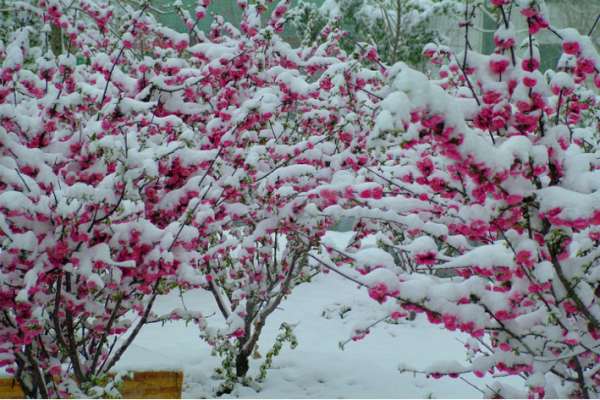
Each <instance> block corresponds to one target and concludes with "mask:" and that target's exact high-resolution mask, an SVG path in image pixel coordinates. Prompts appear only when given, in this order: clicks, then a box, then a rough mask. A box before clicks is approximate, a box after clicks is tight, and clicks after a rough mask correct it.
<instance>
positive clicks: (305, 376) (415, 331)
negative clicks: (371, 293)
mask: <svg viewBox="0 0 600 400" xmlns="http://www.w3.org/2000/svg"><path fill="white" fill-rule="evenodd" d="M330 235H332V237H333V238H334V239H336V241H338V240H340V239H347V235H348V234H347V233H330ZM183 299H184V301H185V305H186V306H187V307H188V308H189V309H196V310H201V311H202V312H203V313H204V315H209V314H212V313H213V312H216V314H215V315H214V316H213V317H211V318H209V321H210V322H209V323H210V324H214V325H217V324H220V323H221V322H222V321H221V320H220V318H221V317H220V315H219V314H218V309H217V306H216V304H215V303H214V301H213V299H212V296H211V294H210V293H209V292H205V291H202V290H195V291H191V292H188V293H185V294H184V296H183ZM384 306H385V304H384ZM176 307H181V298H180V297H179V294H178V293H171V294H170V295H168V296H165V297H163V298H160V299H159V300H157V304H156V306H155V311H156V312H157V314H163V313H168V312H170V311H171V310H172V309H173V308H176ZM280 308H281V309H279V310H277V311H276V312H274V313H273V314H272V315H271V316H270V317H269V318H268V320H267V325H266V326H265V328H264V330H263V334H262V335H261V339H260V341H259V346H260V347H259V349H258V351H259V352H260V353H262V354H263V355H264V354H266V353H267V351H268V350H269V349H270V348H271V346H272V345H273V343H274V342H275V338H276V336H277V334H278V332H279V330H278V329H279V327H280V325H281V323H282V322H287V323H290V324H298V326H297V327H296V328H295V330H294V333H295V334H296V336H297V338H298V343H299V345H298V347H297V348H296V349H294V350H292V349H290V347H289V344H288V343H284V344H283V348H282V351H281V353H280V355H279V356H277V357H275V358H274V361H273V368H272V369H270V370H269V371H268V374H267V379H266V381H265V382H263V383H260V384H259V386H260V387H261V388H262V390H261V391H260V392H258V393H257V392H255V391H254V390H253V389H250V388H246V387H239V388H237V389H236V390H235V391H234V392H233V393H232V394H231V395H225V396H223V398H229V397H236V396H237V397H242V398H428V397H429V398H431V397H434V398H481V397H482V393H481V392H479V391H477V390H476V389H474V388H473V387H472V386H469V385H468V384H467V383H466V382H464V381H462V380H461V379H452V378H449V377H443V378H441V379H434V378H429V379H427V378H426V377H425V376H424V375H422V374H416V375H415V374H414V373H412V372H405V373H402V374H401V373H400V372H399V371H398V365H399V364H400V363H403V364H405V365H406V366H409V367H411V368H414V369H419V370H423V369H425V368H426V367H427V366H428V365H430V364H431V363H433V362H434V361H437V360H458V361H459V362H460V363H461V364H463V365H467V362H466V350H465V349H464V347H463V345H462V344H461V343H460V341H464V340H465V339H466V335H464V334H462V333H460V332H449V331H446V330H444V329H442V328H441V327H440V326H439V325H431V324H429V323H428V322H427V319H426V317H425V315H422V314H421V315H417V318H416V319H415V320H414V321H407V320H404V319H403V320H402V322H401V323H399V324H390V323H386V322H382V323H380V324H379V325H378V326H376V327H375V328H373V329H372V330H371V333H370V334H368V335H367V336H366V337H365V338H364V339H363V340H360V341H357V342H350V343H348V344H347V345H346V346H345V349H344V350H343V351H342V350H341V349H340V347H339V342H340V341H346V340H347V339H348V338H349V336H350V332H351V330H352V328H353V326H354V324H355V323H356V322H358V321H361V320H364V318H365V317H367V316H369V317H378V316H379V317H380V316H382V315H383V313H384V310H385V308H384V307H382V306H380V305H379V304H378V303H377V302H376V301H374V300H372V299H370V298H369V297H368V295H367V292H366V290H365V289H364V288H363V289H359V288H357V286H356V284H354V283H352V282H350V281H348V280H345V279H344V278H342V277H340V276H339V275H336V274H333V273H330V274H327V275H325V274H321V275H319V276H317V277H316V278H315V279H314V280H313V282H312V283H311V284H303V285H300V286H298V287H297V288H295V289H294V291H293V292H292V295H291V296H290V297H289V299H288V300H286V301H284V302H283V303H282V304H281V307H280ZM343 310H349V311H347V312H345V313H343V318H342V317H341V316H340V311H343ZM199 333H200V332H199V330H198V328H197V326H196V325H193V324H190V325H189V326H188V327H186V326H185V323H184V322H174V323H167V324H166V325H165V326H164V327H163V326H161V325H160V324H151V325H148V326H146V327H144V328H143V329H142V331H141V333H140V335H139V336H138V338H137V340H136V341H135V342H134V345H133V346H132V348H130V350H128V351H127V352H126V353H125V355H124V357H123V359H122V360H121V361H120V362H119V363H118V364H117V369H132V370H138V371H139V370H151V369H183V371H184V373H185V378H184V383H183V397H184V398H207V397H208V398H210V397H214V396H215V392H216V389H217V387H218V386H219V383H220V381H216V380H212V379H211V378H210V376H211V374H212V372H213V370H214V368H215V367H217V366H219V365H220V363H221V360H220V358H219V357H212V356H211V355H210V353H211V347H210V346H209V345H208V344H206V343H205V342H204V341H203V340H202V339H200V338H199ZM263 360H264V358H263V359H257V360H251V366H250V373H251V374H252V376H255V375H257V374H258V372H259V366H260V365H261V363H262V362H263ZM465 378H466V379H467V380H468V381H469V382H471V383H472V384H474V385H476V386H478V387H479V388H485V385H486V384H487V385H491V384H492V383H493V381H494V378H492V377H491V376H489V375H486V377H485V378H483V379H478V378H476V377H475V376H474V375H472V374H469V375H466V376H465ZM503 379H507V378H503ZM508 379H511V381H512V384H513V385H515V386H517V387H518V388H522V386H523V381H522V380H520V379H519V378H514V377H513V378H508ZM507 383H508V382H507Z"/></svg>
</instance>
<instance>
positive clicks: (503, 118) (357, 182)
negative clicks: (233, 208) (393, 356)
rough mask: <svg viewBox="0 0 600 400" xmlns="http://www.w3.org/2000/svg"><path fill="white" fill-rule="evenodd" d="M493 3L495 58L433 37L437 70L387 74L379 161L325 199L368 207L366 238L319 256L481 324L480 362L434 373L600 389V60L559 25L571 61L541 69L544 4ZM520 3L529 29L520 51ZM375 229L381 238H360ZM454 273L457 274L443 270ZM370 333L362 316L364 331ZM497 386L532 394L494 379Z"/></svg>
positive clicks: (405, 297)
mask: <svg viewBox="0 0 600 400" xmlns="http://www.w3.org/2000/svg"><path fill="white" fill-rule="evenodd" d="M492 5H493V6H495V7H496V9H497V10H498V12H499V13H500V14H501V15H502V16H503V17H504V20H503V21H504V22H503V24H502V26H500V27H499V28H498V30H497V32H496V34H495V43H496V46H497V48H496V51H495V52H494V53H493V54H491V55H489V56H485V55H482V54H478V53H476V52H473V51H468V50H467V49H466V50H465V52H464V53H462V54H458V55H456V56H455V55H452V54H447V49H445V48H444V49H438V48H437V46H436V45H435V44H430V45H428V46H427V47H426V48H425V51H424V53H425V54H426V55H428V56H430V57H434V58H435V59H436V60H439V59H440V57H442V58H445V59H446V61H445V63H444V64H443V65H442V66H441V68H440V69H439V79H432V80H430V79H428V78H427V77H426V76H425V75H423V74H421V73H419V72H416V71H414V70H412V69H410V68H408V67H407V66H406V65H405V64H404V63H397V64H394V65H393V66H391V67H388V68H387V69H386V71H385V72H384V75H385V78H384V79H385V83H384V85H383V88H382V89H381V90H380V91H379V92H377V94H378V95H379V96H380V97H382V101H381V102H379V103H378V104H377V106H378V112H377V116H376V119H375V121H374V126H373V130H372V131H371V133H370V135H369V136H368V142H369V146H368V147H369V151H368V153H367V154H368V156H369V157H368V160H367V162H366V164H365V166H364V167H363V168H361V169H359V170H358V171H357V173H356V174H355V177H354V183H353V182H352V180H351V179H349V180H348V182H349V183H348V186H347V187H346V188H345V189H344V190H345V191H346V192H353V193H355V194H356V195H355V196H354V197H353V198H350V199H344V200H343V201H342V200H341V201H339V202H338V204H336V205H332V206H329V207H326V208H324V210H323V212H324V213H325V214H327V215H335V216H339V215H343V216H349V217H350V216H351V217H354V218H357V221H358V223H357V224H356V226H355V231H356V235H355V238H354V239H353V242H351V243H350V244H349V246H348V247H347V248H336V247H335V246H334V245H333V244H326V245H327V246H328V248H329V253H330V256H329V257H328V258H324V257H322V256H321V257H315V258H316V259H318V260H319V262H320V263H321V264H323V265H325V266H327V267H328V268H331V269H332V270H335V271H337V272H339V273H342V274H346V275H348V274H349V273H348V272H344V271H346V270H345V269H344V268H343V265H351V266H353V267H354V268H355V269H356V270H357V271H358V272H359V273H360V274H361V275H359V276H355V277H354V278H353V279H354V280H355V281H356V282H358V283H360V284H362V285H364V286H367V287H368V290H369V296H370V297H371V298H373V299H375V300H377V301H379V302H385V301H386V300H387V299H388V298H391V299H392V301H393V303H394V304H391V305H390V308H389V309H388V311H389V313H388V314H386V315H389V316H391V317H392V318H399V317H401V316H403V315H406V313H407V312H408V311H414V312H418V313H422V312H424V313H426V314H427V316H428V318H429V321H430V322H432V323H435V324H443V325H444V326H445V327H446V328H447V329H449V330H452V331H453V330H460V331H463V332H466V333H469V334H470V335H471V337H472V338H471V339H470V340H469V341H468V342H467V343H466V347H467V349H468V354H469V360H470V362H471V363H470V365H468V366H461V365H460V364H457V363H456V362H453V363H448V364H444V363H438V364H435V365H433V366H432V367H431V368H429V369H428V370H426V371H423V372H425V373H427V374H428V375H431V376H434V377H439V376H441V375H450V376H453V377H457V376H459V375H460V374H461V373H465V372H471V371H472V372H474V373H475V374H476V375H478V376H483V375H485V374H486V373H488V372H494V371H498V372H499V373H501V374H509V375H519V376H521V377H522V378H523V379H524V382H525V386H526V387H527V388H528V389H527V392H528V394H529V395H530V396H540V397H543V396H544V395H550V396H556V395H558V396H566V395H569V396H580V397H586V398H587V397H590V396H596V395H597V393H598V391H599V390H600V389H599V387H598V380H599V375H598V371H599V369H600V364H599V363H598V360H599V359H600V358H599V356H600V353H599V352H598V346H599V345H600V342H599V341H598V340H599V339H600V330H599V328H600V318H599V317H600V309H599V308H598V307H599V305H598V303H599V300H598V296H600V293H599V292H598V286H599V281H598V279H599V278H598V274H597V273H596V272H597V268H598V257H599V255H600V253H598V240H599V239H600V236H599V234H598V232H599V229H600V228H599V224H600V219H599V216H600V206H599V204H600V203H598V200H597V198H598V183H597V182H598V172H597V169H598V165H599V164H598V155H597V154H596V151H597V146H598V144H597V140H598V130H599V126H598V121H597V119H596V113H597V110H598V106H597V102H596V100H597V97H596V95H595V94H594V92H593V90H592V89H591V87H590V84H591V85H592V86H593V85H594V84H595V85H596V86H600V75H599V74H598V73H599V71H600V57H599V56H598V53H597V51H596V49H595V48H594V47H593V46H592V44H591V42H590V40H589V37H588V36H584V35H581V34H579V33H578V32H577V31H575V30H574V29H564V30H559V31H555V30H553V31H554V33H555V35H556V36H557V37H558V38H559V39H560V40H561V41H562V46H563V50H564V54H563V56H562V58H561V60H560V62H559V65H558V72H554V71H548V72H546V74H543V73H542V72H541V71H539V70H538V67H539V65H540V59H539V52H538V49H537V46H536V42H535V39H534V35H535V34H536V33H538V31H540V30H541V29H546V28H548V29H551V28H549V23H550V21H548V19H547V18H548V13H547V10H546V6H545V4H544V2H543V1H537V0H533V1H529V0H527V1H510V0H502V1H499V0H492ZM467 7H471V6H469V5H468V4H467V5H465V9H464V13H465V16H466V17H467V23H466V24H464V25H466V26H468V25H469V24H470V21H469V18H470V16H471V15H472V13H471V11H472V10H471V9H470V8H467ZM511 7H512V15H513V18H517V16H518V17H520V18H525V20H526V24H527V26H528V38H527V39H526V40H525V42H524V43H523V45H522V46H521V47H518V46H517V37H516V32H515V29H514V25H513V24H514V22H513V21H511V20H510V19H509V15H511V13H509V8H511ZM440 50H443V52H441V51H440ZM375 234H376V235H377V236H376V237H377V239H378V244H379V247H380V248H379V249H374V248H369V247H368V246H366V247H364V246H362V245H361V241H360V239H362V238H364V237H365V236H366V235H375ZM384 249H385V250H386V251H384ZM389 253H392V254H389ZM335 265H337V267H336V266H335ZM399 265H400V266H399ZM443 270H454V271H455V272H456V274H458V275H457V276H456V277H454V278H452V279H441V278H439V277H437V275H439V273H440V271H443ZM362 275H364V276H362ZM348 276H349V277H352V274H351V273H350V275H348ZM366 333H368V329H367V328H365V327H363V326H358V327H357V328H356V330H355V332H353V335H352V338H354V339H358V338H361V337H363V336H364V335H365V334H366ZM403 369H404V370H406V368H403ZM487 395H489V396H499V397H518V396H521V395H527V393H524V394H523V393H520V392H519V391H518V390H517V389H516V388H511V387H509V386H507V385H502V384H500V383H497V384H495V385H494V386H492V387H491V388H490V389H489V391H488V393H487Z"/></svg>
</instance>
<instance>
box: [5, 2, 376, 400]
mask: <svg viewBox="0 0 600 400" xmlns="http://www.w3.org/2000/svg"><path fill="white" fill-rule="evenodd" d="M129 3H131V2H129ZM129 3H127V4H128V5H125V6H123V4H122V3H117V4H112V3H110V2H109V1H107V2H95V1H94V2H93V1H89V2H86V1H84V2H80V3H77V4H75V3H73V4H71V3H68V4H67V3H63V2H61V1H57V0H53V1H43V0H39V1H38V0H36V1H34V0H31V1H30V2H20V3H17V4H16V5H14V6H13V7H14V9H13V10H12V12H14V13H15V15H17V16H18V17H19V18H18V19H17V22H18V23H15V22H14V21H13V23H11V24H5V25H3V26H5V27H7V28H6V32H7V33H6V36H5V37H4V38H3V43H4V45H2V46H0V48H1V49H2V52H1V54H0V57H1V58H0V62H1V63H2V70H1V72H0V118H1V119H2V125H1V128H0V138H1V140H0V152H1V156H0V177H1V187H0V232H1V233H0V235H1V236H2V240H3V242H2V246H3V247H2V252H0V264H1V272H2V274H1V275H0V283H1V290H2V291H1V293H2V296H1V301H2V311H3V312H2V314H0V337H2V344H0V349H1V352H0V354H1V356H0V365H1V366H4V367H6V369H7V371H9V372H11V373H13V374H14V377H15V378H16V380H17V381H18V382H19V384H20V385H21V387H22V389H23V390H24V392H25V394H26V396H28V397H64V396H78V397H83V396H86V395H94V396H95V395H102V394H103V393H104V394H107V395H114V394H116V392H114V385H115V384H117V383H118V379H116V380H115V381H110V379H108V378H107V377H106V374H107V372H108V371H109V370H110V368H111V367H113V366H114V365H115V364H116V363H117V362H118V360H119V358H120V357H121V355H122V354H123V352H124V351H125V350H126V349H127V348H128V347H129V346H130V345H131V343H132V342H133V341H134V340H135V337H136V335H137V334H138V333H139V332H140V330H141V329H142V328H143V326H144V325H145V324H146V323H149V322H156V321H161V320H162V321H167V320H173V319H185V320H188V321H194V322H196V323H198V324H199V325H200V328H201V335H202V337H203V338H204V339H205V340H206V341H208V342H209V343H211V344H213V345H214V346H215V347H214V348H215V353H220V354H221V355H223V356H224V360H223V368H221V369H220V371H217V372H218V375H221V376H222V377H224V378H225V379H226V380H225V382H224V383H223V385H222V387H221V389H220V390H221V392H227V391H229V390H231V388H232V386H233V385H234V384H235V383H236V382H238V381H239V380H240V379H241V380H242V381H243V382H245V383H247V384H252V380H251V379H250V378H249V377H246V375H247V372H248V368H249V366H248V359H249V356H250V355H251V354H252V352H253V350H254V347H255V345H256V342H257V340H258V338H259V335H260V333H261V330H262V328H263V326H264V323H265V320H266V318H267V317H268V316H269V314H271V313H272V312H273V311H274V310H275V308H276V307H277V306H278V305H279V303H280V302H281V301H282V300H283V299H285V298H286V296H288V295H289V293H290V291H291V290H292V289H293V287H294V286H295V285H297V284H299V283H302V282H305V281H309V280H310V278H311V275H312V274H314V273H315V272H316V271H317V266H316V265H315V264H314V263H312V264H311V263H309V262H308V254H309V253H308V252H309V251H310V250H312V249H315V248H317V247H318V246H319V243H320V238H321V236H323V235H324V233H325V231H326V229H327V228H328V227H329V226H330V225H331V224H332V223H333V222H334V219H333V218H331V217H329V216H327V215H324V214H322V213H320V212H319V210H318V209H317V208H316V207H315V203H316V202H321V203H322V204H324V205H327V204H333V203H335V201H336V196H337V195H336V193H335V192H334V191H332V190H331V189H330V188H329V185H330V184H331V182H332V181H333V180H334V178H335V177H336V176H337V175H336V174H338V173H343V172H344V171H345V170H347V169H349V168H351V169H355V170H358V168H360V166H362V165H363V164H364V163H365V161H366V157H365V156H364V155H363V153H364V149H365V148H366V132H367V130H368V127H369V123H368V122H363V118H366V119H367V120H368V121H370V120H371V119H372V111H370V110H372V109H373V108H372V107H371V108H369V107H368V106H369V105H370V104H371V101H370V100H369V95H368V94H367V93H366V92H365V91H364V90H363V89H361V88H362V87H364V86H365V85H367V84H369V82H372V81H374V80H375V78H377V77H378V76H380V74H379V73H378V72H371V71H363V67H362V66H361V64H360V63H358V62H357V61H356V60H354V58H352V60H351V61H350V60H348V57H347V55H346V54H345V53H344V52H343V51H342V50H340V49H339V40H340V39H341V38H342V32H341V31H339V30H335V29H332V27H331V26H329V25H328V26H326V27H325V28H324V29H323V31H322V35H323V39H322V41H321V42H320V43H319V44H318V45H315V46H314V47H311V48H308V49H298V50H292V49H291V48H290V46H289V45H287V44H286V43H284V42H282V40H281V39H280V38H279V35H278V33H279V32H280V31H281V30H282V29H283V24H284V22H285V21H286V17H285V13H286V10H287V7H288V6H289V3H288V2H285V1H283V2H280V3H279V4H277V5H274V6H273V10H272V13H271V16H272V17H271V19H270V20H268V22H267V23H266V24H265V26H263V24H262V22H261V20H262V19H261V16H262V15H263V14H264V13H265V12H266V11H267V5H269V4H267V2H262V1H257V2H255V3H254V4H247V3H246V2H244V1H241V2H239V4H238V5H239V6H240V7H241V8H242V11H243V13H242V22H241V24H240V27H239V28H237V27H235V26H233V25H232V24H231V23H228V22H225V20H224V19H223V18H221V17H218V16H217V17H215V18H214V20H213V23H212V25H211V30H210V33H209V34H205V33H203V32H201V31H199V30H198V29H197V20H198V19H201V18H204V17H205V15H206V13H207V11H208V7H210V1H208V0H202V1H200V2H199V4H198V7H197V8H196V10H195V15H191V14H190V13H189V12H188V11H187V10H185V9H183V8H181V7H180V5H178V4H175V5H174V7H175V9H176V10H177V11H178V12H179V13H180V14H181V17H182V18H183V20H184V21H185V22H186V24H187V26H188V28H189V30H190V34H192V35H194V36H195V40H196V41H197V42H198V43H197V44H196V45H194V46H191V47H190V45H189V43H190V37H189V35H188V34H185V33H183V34H182V33H177V32H175V31H173V30H171V29H168V28H165V27H163V26H160V25H159V24H157V23H156V22H155V20H154V18H153V16H152V13H151V11H153V10H152V4H151V3H144V2H142V3H140V4H139V6H140V7H139V9H136V8H134V7H132V6H131V4H129ZM121 6H123V7H121ZM23 16H24V17H23ZM8 21H11V19H8ZM357 57H358V56H357ZM317 76H319V77H318V78H317ZM192 287H200V288H203V289H206V290H209V291H210V292H212V294H213V295H214V297H215V300H216V302H217V304H218V307H219V309H220V311H221V313H222V314H223V316H224V317H225V321H226V323H225V325H224V326H211V327H208V326H207V322H206V320H205V319H204V318H203V317H202V314H201V313H200V312H193V311H189V310H187V309H177V310H173V312H172V313H169V314H167V315H163V316H159V315H155V314H154V313H153V312H152V307H153V304H154V302H155V300H156V298H157V296H159V295H162V294H166V293H168V292H169V291H171V290H186V289H189V288H192ZM136 314H137V316H136ZM285 340H289V341H291V342H292V343H294V341H295V340H294V339H293V333H292V331H291V327H290V326H288V328H287V330H286V333H285V334H284V335H283V336H282V337H280V339H278V341H277V343H276V344H275V347H274V351H273V352H272V353H270V354H267V360H266V362H265V364H264V366H263V367H262V368H261V374H260V375H259V377H258V378H259V379H262V378H264V375H265V372H266V367H267V366H268V365H269V363H270V362H271V360H272V356H273V354H275V353H276V352H277V349H278V348H280V347H281V343H282V342H283V341H285ZM107 381H108V384H107Z"/></svg>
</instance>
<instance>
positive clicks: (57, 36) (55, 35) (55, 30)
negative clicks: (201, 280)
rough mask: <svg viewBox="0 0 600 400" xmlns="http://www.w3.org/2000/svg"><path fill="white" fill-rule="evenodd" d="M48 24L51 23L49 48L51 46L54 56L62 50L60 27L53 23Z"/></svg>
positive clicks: (58, 54)
mask: <svg viewBox="0 0 600 400" xmlns="http://www.w3.org/2000/svg"><path fill="white" fill-rule="evenodd" d="M50 25H51V30H50V48H51V50H52V52H53V53H54V56H55V57H58V56H60V55H61V54H62V52H63V34H62V29H60V26H58V25H54V24H50Z"/></svg>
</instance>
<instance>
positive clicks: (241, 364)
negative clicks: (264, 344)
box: [235, 352, 250, 378]
mask: <svg viewBox="0 0 600 400" xmlns="http://www.w3.org/2000/svg"><path fill="white" fill-rule="evenodd" d="M248 357H250V354H246V352H240V353H238V355H237V357H236V358H235V374H236V375H237V377H238V378H243V377H245V376H246V373H247V372H248V369H249V368H250V365H249V362H248Z"/></svg>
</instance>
